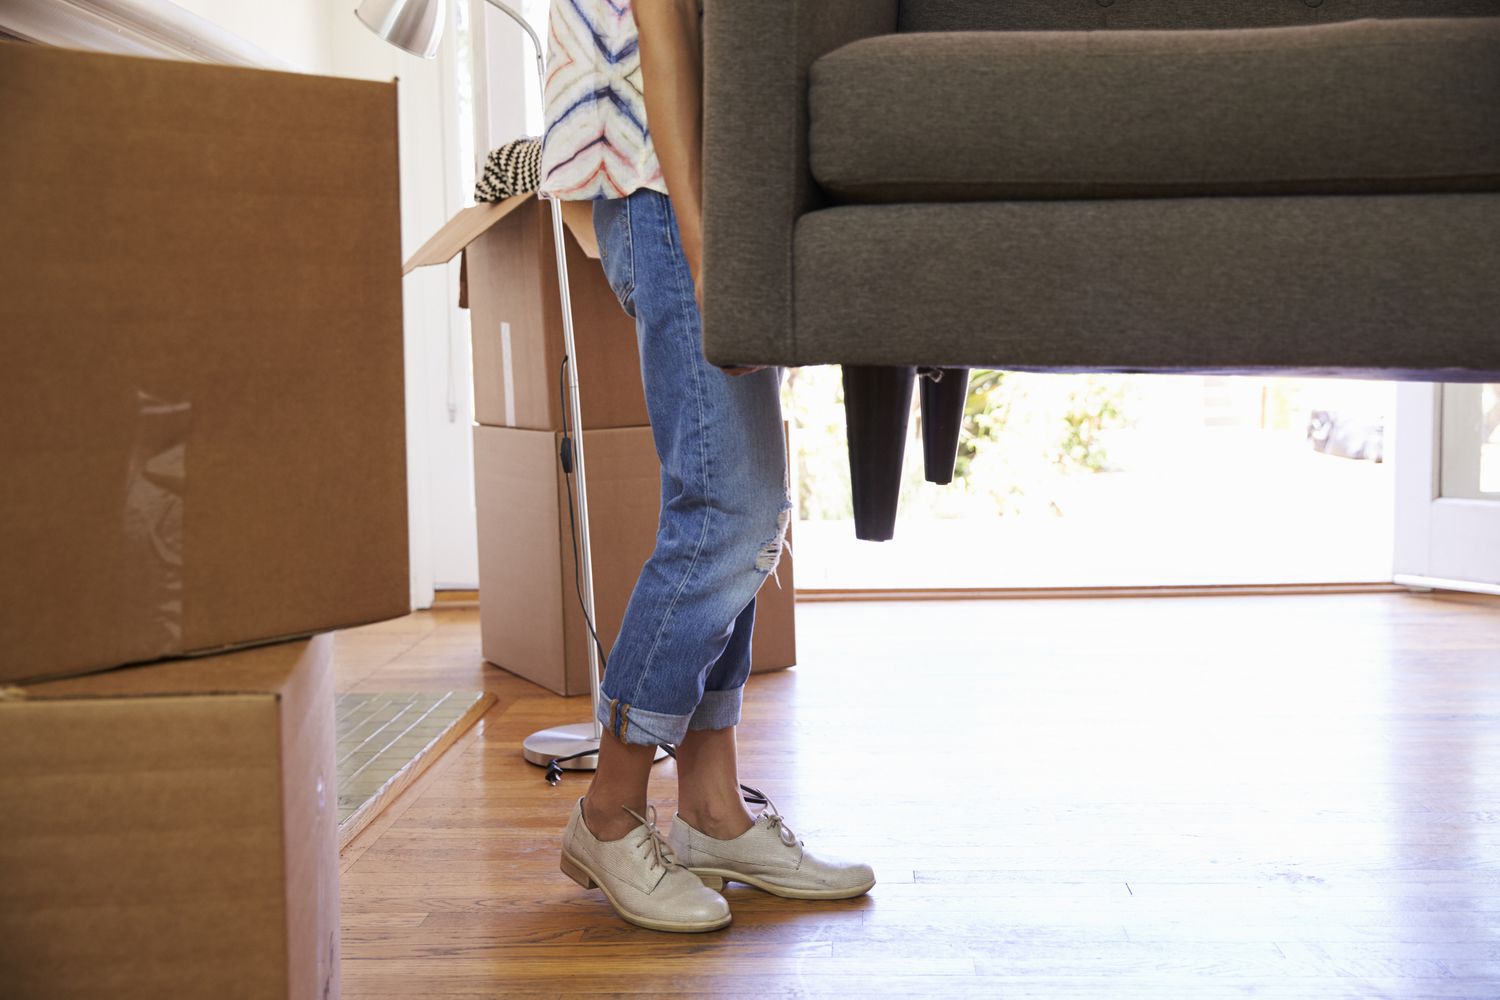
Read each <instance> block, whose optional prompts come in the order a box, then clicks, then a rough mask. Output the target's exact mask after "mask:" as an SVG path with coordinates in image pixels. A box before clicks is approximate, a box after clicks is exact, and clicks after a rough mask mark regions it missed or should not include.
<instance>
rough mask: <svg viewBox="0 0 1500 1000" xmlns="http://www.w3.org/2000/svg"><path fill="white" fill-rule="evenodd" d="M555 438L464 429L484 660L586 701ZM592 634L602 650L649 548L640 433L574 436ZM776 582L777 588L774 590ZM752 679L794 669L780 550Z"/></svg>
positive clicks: (652, 469) (767, 589)
mask: <svg viewBox="0 0 1500 1000" xmlns="http://www.w3.org/2000/svg"><path fill="white" fill-rule="evenodd" d="M561 438H562V435H561V434H560V433H555V432H551V431H530V430H518V429H515V428H504V427H483V426H480V427H475V428H474V480H475V492H476V499H477V504H476V507H477V512H478V518H479V615H480V631H481V635H482V645H483V651H484V658H485V659H486V660H489V661H490V662H491V663H494V664H496V665H497V666H500V667H504V668H505V669H506V670H509V671H510V672H512V673H514V674H517V675H519V676H521V677H524V678H526V679H527V680H530V681H535V682H536V683H537V684H540V685H542V686H543V687H546V688H548V689H550V690H552V691H556V692H557V693H558V694H568V695H572V694H588V693H589V668H588V645H587V644H588V641H589V639H588V630H587V628H586V627H585V625H584V621H583V612H582V609H581V607H580V604H579V600H578V593H577V589H576V583H575V578H574V572H575V571H574V564H575V559H574V555H573V536H572V534H571V532H570V531H569V526H568V496H569V483H568V481H567V479H566V478H565V477H564V476H563V473H562V471H561V468H560V465H559V462H558V449H559V447H560V442H561ZM583 439H584V457H585V459H586V460H587V471H588V493H589V527H590V542H591V544H592V548H593V561H592V567H593V577H594V605H595V613H596V621H595V625H596V626H597V628H598V630H599V638H600V639H601V640H602V641H603V643H604V649H605V651H606V652H608V650H609V648H610V647H611V646H612V645H613V643H614V640H615V636H616V635H618V634H619V631H620V621H621V619H623V618H624V616H625V605H626V603H627V602H628V601H629V600H630V592H631V590H632V588H633V587H634V586H635V579H636V576H637V575H638V574H639V573H640V569H641V566H642V565H643V564H644V563H645V561H646V559H647V558H648V557H649V556H650V555H651V549H652V546H653V545H654V544H655V541H656V527H657V517H658V513H659V511H660V505H661V466H660V464H659V463H658V461H657V458H656V450H655V447H654V446H653V445H652V442H651V428H649V427H625V428H611V429H600V430H592V431H585V432H584V435H583ZM778 583H779V585H778ZM752 643H753V646H752V652H753V656H752V669H753V670H755V671H765V670H774V669H778V668H781V667H788V666H791V665H793V664H794V663H796V661H797V648H796V630H795V625H794V619H793V588H792V559H791V552H790V551H789V549H788V550H786V551H783V553H782V558H781V563H780V566H779V567H778V568H777V574H776V576H775V577H772V578H770V579H768V580H767V581H766V584H765V586H764V587H762V589H761V591H760V595H759V598H758V603H757V605H756V619H755V631H754V633H753V636H752Z"/></svg>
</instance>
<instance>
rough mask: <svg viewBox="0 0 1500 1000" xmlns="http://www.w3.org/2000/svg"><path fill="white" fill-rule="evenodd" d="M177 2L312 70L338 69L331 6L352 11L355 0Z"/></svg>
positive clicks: (219, 0) (273, 52) (187, 0)
mask: <svg viewBox="0 0 1500 1000" xmlns="http://www.w3.org/2000/svg"><path fill="white" fill-rule="evenodd" d="M174 2H175V3H176V4H177V6H179V7H181V8H183V9H184V10H187V11H190V12H192V13H194V14H197V15H198V16H199V17H201V18H203V19H205V20H208V21H212V22H213V23H214V24H217V25H218V26H219V27H221V28H224V29H225V30H227V31H231V32H233V33H234V34H236V35H239V36H240V37H241V38H243V39H245V40H246V41H248V42H252V43H253V44H255V45H257V46H259V47H260V48H262V49H265V50H266V51H267V52H269V53H271V54H272V55H275V56H279V57H280V58H282V59H285V60H286V61H287V62H289V63H291V64H292V65H294V66H296V67H297V68H298V69H301V70H305V71H306V72H309V73H325V74H331V75H341V74H338V73H336V72H335V70H334V68H333V62H332V58H331V55H330V52H329V37H328V35H329V32H328V27H329V24H328V20H329V18H328V14H329V11H330V10H331V8H333V7H339V8H341V9H343V10H344V16H346V17H348V18H349V19H350V20H351V21H352V20H354V16H353V15H352V14H350V13H349V11H350V10H352V9H353V6H354V4H353V3H352V2H351V0H345V2H341V3H328V2H324V0H317V2H312V3H309V2H308V0H248V2H247V0H174Z"/></svg>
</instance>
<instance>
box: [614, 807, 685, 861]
mask: <svg viewBox="0 0 1500 1000" xmlns="http://www.w3.org/2000/svg"><path fill="white" fill-rule="evenodd" d="M620 808H621V809H624V810H625V811H626V812H628V813H630V815H632V816H634V817H635V818H636V819H638V820H640V821H641V823H642V824H644V825H645V827H646V829H645V832H644V834H643V835H642V836H641V839H640V840H637V841H636V842H635V846H636V847H644V848H646V851H647V852H648V853H649V854H650V855H651V869H652V871H655V870H656V868H657V866H658V865H659V866H661V867H663V868H666V869H667V870H668V871H670V870H671V869H673V868H686V867H687V865H685V864H683V863H682V862H681V861H678V860H677V856H676V855H675V854H673V853H672V845H671V844H669V843H667V838H666V837H663V836H662V835H661V831H660V830H658V829H657V828H656V806H654V805H648V806H647V807H646V808H647V810H649V811H650V813H651V818H650V819H649V820H648V819H647V818H646V817H644V816H642V815H641V814H640V813H638V812H636V811H635V810H634V809H632V808H630V807H629V806H621V807H620Z"/></svg>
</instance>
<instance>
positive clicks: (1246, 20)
mask: <svg viewBox="0 0 1500 1000" xmlns="http://www.w3.org/2000/svg"><path fill="white" fill-rule="evenodd" d="M1365 17H1500V0H901V20H900V25H901V27H900V30H902V31H1093V30H1099V29H1136V30H1160V29H1172V28H1273V27H1282V26H1288V25H1304V24H1327V23H1328V22H1330V21H1353V20H1357V19H1359V18H1365Z"/></svg>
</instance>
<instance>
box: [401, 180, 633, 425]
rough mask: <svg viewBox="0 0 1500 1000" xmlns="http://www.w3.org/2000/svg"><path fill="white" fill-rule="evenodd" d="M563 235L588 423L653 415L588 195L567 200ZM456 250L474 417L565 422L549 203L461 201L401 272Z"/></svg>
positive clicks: (520, 198) (523, 198)
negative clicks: (603, 263)
mask: <svg viewBox="0 0 1500 1000" xmlns="http://www.w3.org/2000/svg"><path fill="white" fill-rule="evenodd" d="M563 210H564V213H565V215H566V218H567V220H568V223H567V234H568V235H567V236H566V238H565V239H564V241H563V243H564V246H565V247H566V249H567V255H568V282H569V291H570V299H571V301H572V304H573V327H574V331H573V336H574V341H575V343H576V345H577V348H578V374H579V379H578V394H579V402H580V406H579V408H580V409H581V410H582V411H583V412H582V416H583V425H584V427H585V428H594V427H637V426H641V425H644V424H647V423H650V418H649V417H648V416H647V415H646V401H645V396H644V394H643V392H642V389H641V367H640V359H639V357H638V355H637V350H636V342H635V320H634V319H632V318H631V317H630V316H629V315H627V314H626V313H625V311H624V310H623V309H621V308H620V302H619V300H618V299H617V298H616V297H615V294H614V292H613V291H612V290H611V289H610V287H609V282H608V281H607V280H606V279H605V277H604V271H603V269H602V268H601V267H600V266H599V262H598V259H597V258H598V256H599V250H598V244H597V242H596V241H595V240H594V232H593V225H594V223H593V214H592V212H593V209H592V205H591V203H590V202H578V201H574V202H564V203H563ZM460 251H462V252H463V253H464V254H465V257H466V260H465V265H464V276H465V287H466V289H467V292H466V299H467V302H468V306H469V326H470V336H471V338H472V340H473V347H474V419H475V420H477V421H478V422H479V423H481V424H486V425H489V426H492V427H526V428H531V429H534V430H562V429H563V428H564V427H565V426H566V424H565V421H564V420H563V411H562V400H561V395H560V383H559V375H560V371H561V366H562V359H563V333H562V305H561V298H560V296H559V295H558V291H557V256H556V254H557V252H556V250H555V249H554V244H553V240H552V209H551V205H550V204H549V203H548V202H545V201H542V200H541V199H539V198H537V197H536V196H535V195H530V194H526V195H517V196H516V197H514V198H508V199H506V200H505V201H502V202H497V203H494V204H484V205H475V206H473V207H471V208H466V209H464V210H463V211H462V212H460V213H459V214H458V215H456V216H455V217H454V218H453V219H452V220H450V221H449V223H448V224H447V225H445V226H444V227H443V228H442V229H441V230H440V231H439V232H438V233H437V234H436V235H435V236H433V237H432V238H431V239H430V240H428V241H427V243H426V244H425V245H424V246H423V247H422V248H421V249H420V250H418V251H417V252H416V253H415V254H413V255H412V257H411V259H410V260H409V261H408V262H407V264H406V270H407V271H411V270H412V269H413V268H416V267H421V266H424V265H427V264H437V263H443V262H445V261H448V260H451V259H452V258H453V256H454V255H455V254H457V253H459V252H460Z"/></svg>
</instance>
